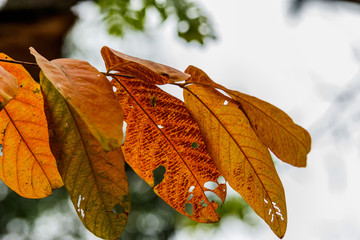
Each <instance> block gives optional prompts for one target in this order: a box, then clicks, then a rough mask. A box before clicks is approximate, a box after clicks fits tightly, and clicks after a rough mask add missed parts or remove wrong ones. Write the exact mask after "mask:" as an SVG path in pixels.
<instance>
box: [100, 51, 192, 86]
mask: <svg viewBox="0 0 360 240" xmlns="http://www.w3.org/2000/svg"><path fill="white" fill-rule="evenodd" d="M101 54H102V57H103V59H104V61H105V65H106V69H107V71H108V72H110V71H117V72H118V73H119V74H126V75H130V76H132V77H134V78H138V79H141V80H144V81H147V82H149V83H150V82H151V83H153V84H166V83H172V82H176V81H184V80H185V79H188V78H189V77H190V75H189V74H187V73H183V72H180V71H179V70H176V69H174V68H172V67H169V66H166V65H163V64H160V63H156V62H152V61H149V60H145V59H140V58H136V57H132V56H129V55H126V54H123V53H121V52H118V51H115V50H113V49H111V48H109V47H103V48H102V49H101Z"/></svg>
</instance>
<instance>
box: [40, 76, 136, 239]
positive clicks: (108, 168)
mask: <svg viewBox="0 0 360 240" xmlns="http://www.w3.org/2000/svg"><path fill="white" fill-rule="evenodd" d="M40 81H41V87H42V92H43V95H44V99H45V109H46V117H47V119H48V122H49V135H50V143H51V150H52V151H53V153H54V156H55V158H56V160H57V163H58V168H59V172H60V174H61V177H62V178H63V181H64V184H65V187H66V189H67V190H68V192H69V195H70V198H71V201H72V202H73V204H74V207H75V209H76V212H77V213H78V215H79V218H80V219H81V221H82V222H83V224H84V225H85V226H86V227H87V228H88V229H89V230H90V231H91V232H92V233H94V234H95V235H96V236H98V237H101V238H106V239H117V238H119V237H120V235H121V233H122V231H123V229H124V227H125V224H126V222H127V217H128V214H129V211H130V198H129V191H128V183H127V177H126V174H125V164H124V159H123V155H122V152H121V150H120V148H119V149H116V150H114V151H111V152H105V151H104V150H103V149H102V147H101V146H100V144H99V143H98V142H97V140H96V139H95V138H94V137H93V135H92V134H91V132H90V131H89V129H88V128H87V126H86V124H85V123H84V121H83V120H82V118H81V117H80V116H79V114H78V113H77V111H75V109H74V108H73V107H72V106H71V105H69V104H67V103H66V101H65V100H64V98H63V97H62V96H61V95H60V94H59V92H58V90H57V89H56V88H55V87H54V86H53V85H52V83H51V82H50V81H49V80H48V79H47V78H46V77H45V75H44V74H42V73H41V75H40Z"/></svg>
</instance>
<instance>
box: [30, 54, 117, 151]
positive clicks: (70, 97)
mask: <svg viewBox="0 0 360 240" xmlns="http://www.w3.org/2000/svg"><path fill="white" fill-rule="evenodd" d="M31 53H32V54H33V55H34V56H35V58H36V61H37V63H38V64H39V66H40V68H41V70H42V71H43V72H44V74H45V76H46V77H47V78H48V79H49V80H50V81H51V82H52V83H53V84H54V86H55V87H56V89H57V90H58V91H59V93H60V94H61V95H62V96H63V97H64V99H65V100H66V102H68V103H69V104H70V105H71V106H72V107H73V108H74V109H75V111H76V112H77V113H78V114H79V115H80V117H81V118H82V119H83V121H84V122H85V124H86V125H87V126H88V128H89V130H90V131H91V132H92V134H93V135H94V136H95V138H96V139H97V140H98V141H99V142H100V144H101V146H102V147H103V148H104V149H105V150H106V151H110V150H113V149H116V148H118V147H120V145H121V141H122V138H123V132H122V123H123V122H122V119H123V113H122V109H121V106H120V104H119V102H118V101H117V100H116V97H115V96H114V93H113V90H112V87H111V85H110V83H109V81H108V80H107V78H106V77H105V76H104V75H103V74H101V73H100V72H99V71H98V70H96V69H95V68H94V67H92V66H91V65H90V64H89V63H87V62H84V61H80V60H75V59H55V60H52V61H51V62H49V61H48V60H46V59H45V58H44V57H42V56H41V55H40V54H38V53H37V52H36V51H35V50H34V49H33V48H31Z"/></svg>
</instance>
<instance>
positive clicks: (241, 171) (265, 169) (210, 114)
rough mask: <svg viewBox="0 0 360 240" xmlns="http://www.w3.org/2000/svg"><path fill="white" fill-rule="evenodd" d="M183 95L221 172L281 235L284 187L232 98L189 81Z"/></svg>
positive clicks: (285, 222)
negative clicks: (190, 83)
mask: <svg viewBox="0 0 360 240" xmlns="http://www.w3.org/2000/svg"><path fill="white" fill-rule="evenodd" d="M190 81H191V78H190ZM184 98H185V104H186V107H187V108H188V109H189V111H190V112H191V114H192V116H193V117H194V118H195V120H196V122H197V123H198V125H199V127H200V130H201V133H202V135H203V137H204V139H205V143H206V146H207V148H208V149H209V152H210V155H211V157H212V158H213V159H214V161H215V163H216V165H217V167H218V169H219V170H220V172H221V174H223V176H224V177H225V179H226V180H227V181H228V183H229V184H230V186H231V187H232V188H233V189H234V190H235V191H237V192H238V193H240V194H241V196H242V197H243V198H244V200H245V201H246V202H248V203H249V205H250V206H251V207H252V208H253V209H254V211H255V212H256V213H257V214H258V215H259V216H260V217H262V218H263V219H264V220H265V222H266V223H267V224H268V225H269V226H270V227H271V229H272V230H273V231H274V232H275V234H276V235H278V236H279V237H280V238H281V237H283V236H284V234H285V230H286V224H287V214H286V203H285V193H284V188H283V186H282V183H281V181H280V178H279V177H278V174H277V172H276V169H275V167H274V164H273V161H272V159H271V156H270V153H269V151H268V149H267V148H266V147H265V146H264V145H263V144H262V143H261V141H260V140H259V139H258V137H257V136H256V134H255V133H254V131H253V130H252V128H251V126H250V124H249V121H248V119H247V118H246V116H245V115H244V114H243V112H242V111H241V110H240V109H239V108H238V105H237V104H236V102H235V101H234V100H232V99H231V98H228V97H226V96H224V95H223V94H221V93H220V92H218V91H217V90H215V89H214V88H213V87H211V86H205V85H200V84H193V85H190V86H188V87H186V88H185V89H184Z"/></svg>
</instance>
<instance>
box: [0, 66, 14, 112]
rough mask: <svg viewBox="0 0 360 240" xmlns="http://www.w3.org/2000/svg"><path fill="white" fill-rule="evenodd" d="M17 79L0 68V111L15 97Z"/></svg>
mask: <svg viewBox="0 0 360 240" xmlns="http://www.w3.org/2000/svg"><path fill="white" fill-rule="evenodd" d="M17 91H18V84H17V79H16V77H14V76H13V75H12V74H10V73H9V72H7V71H6V70H5V69H4V68H3V67H1V66H0V110H1V109H3V107H5V106H6V104H7V103H8V102H9V101H10V100H11V99H12V98H13V97H14V96H15V95H16V93H17Z"/></svg>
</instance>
